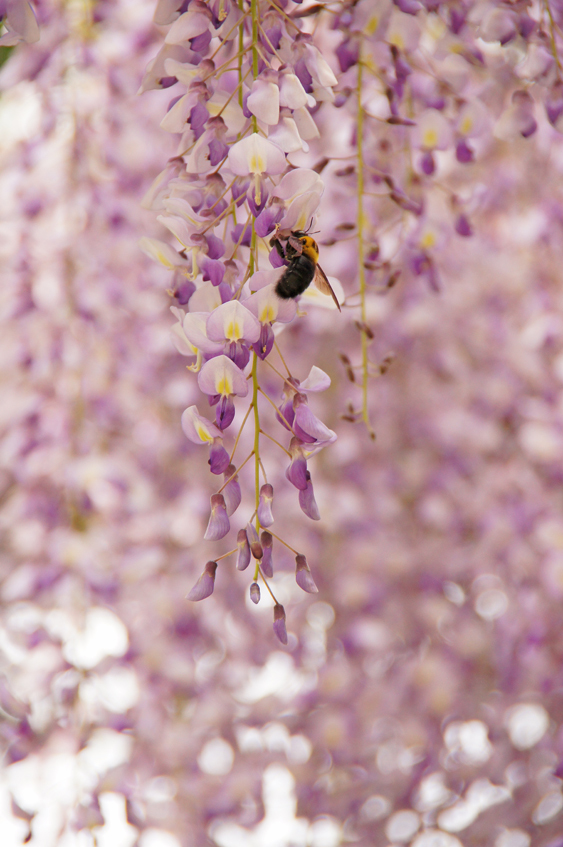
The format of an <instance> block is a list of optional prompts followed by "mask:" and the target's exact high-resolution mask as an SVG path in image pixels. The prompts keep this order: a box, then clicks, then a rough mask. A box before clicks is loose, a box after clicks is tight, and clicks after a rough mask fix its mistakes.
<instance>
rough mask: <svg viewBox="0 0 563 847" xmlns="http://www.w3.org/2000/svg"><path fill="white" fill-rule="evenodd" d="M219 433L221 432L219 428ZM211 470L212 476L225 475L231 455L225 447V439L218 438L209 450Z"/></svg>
mask: <svg viewBox="0 0 563 847" xmlns="http://www.w3.org/2000/svg"><path fill="white" fill-rule="evenodd" d="M217 429H218V431H219V432H221V430H220V429H219V427H217ZM208 462H209V470H210V471H211V473H212V474H220V473H223V472H224V471H225V470H226V469H227V467H228V465H229V454H228V453H227V451H226V450H225V448H224V447H223V438H222V437H217V438H214V439H213V443H212V444H211V446H210V448H209V459H208Z"/></svg>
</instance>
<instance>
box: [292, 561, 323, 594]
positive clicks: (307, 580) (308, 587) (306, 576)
mask: <svg viewBox="0 0 563 847" xmlns="http://www.w3.org/2000/svg"><path fill="white" fill-rule="evenodd" d="M295 565H296V567H295V581H296V582H297V585H298V586H299V588H302V589H303V591H306V592H307V593H308V594H318V593H319V589H318V588H317V586H316V585H315V580H314V579H313V576H312V574H311V571H310V570H309V565H308V564H307V559H306V558H305V556H303V555H301V553H299V554H298V555H297V556H296V557H295Z"/></svg>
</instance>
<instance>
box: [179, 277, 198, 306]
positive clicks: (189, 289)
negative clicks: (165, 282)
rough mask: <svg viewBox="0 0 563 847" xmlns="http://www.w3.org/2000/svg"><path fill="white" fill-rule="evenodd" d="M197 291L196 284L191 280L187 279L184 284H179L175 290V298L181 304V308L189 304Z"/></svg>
mask: <svg viewBox="0 0 563 847" xmlns="http://www.w3.org/2000/svg"><path fill="white" fill-rule="evenodd" d="M194 291H195V283H193V282H192V281H191V280H189V279H186V280H183V281H182V282H179V283H178V285H177V286H176V288H175V289H174V297H175V298H176V300H177V301H178V303H179V304H180V306H185V305H186V303H188V302H189V299H190V297H191V296H192V294H193V293H194Z"/></svg>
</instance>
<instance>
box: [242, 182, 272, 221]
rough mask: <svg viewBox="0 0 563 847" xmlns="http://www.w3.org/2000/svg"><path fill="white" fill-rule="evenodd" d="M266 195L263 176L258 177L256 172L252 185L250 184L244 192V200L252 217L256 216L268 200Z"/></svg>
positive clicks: (266, 190)
mask: <svg viewBox="0 0 563 847" xmlns="http://www.w3.org/2000/svg"><path fill="white" fill-rule="evenodd" d="M268 196H269V195H268V189H267V187H266V184H265V181H264V178H263V177H259V176H258V174H257V175H256V177H255V182H254V185H251V186H250V188H249V189H248V191H247V192H246V201H247V203H248V208H249V209H250V212H251V214H252V216H253V217H254V218H257V217H258V215H259V214H260V213H261V212H262V211H263V209H264V207H265V205H266V203H267V201H268ZM257 198H258V199H257Z"/></svg>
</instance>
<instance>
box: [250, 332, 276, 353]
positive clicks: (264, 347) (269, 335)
mask: <svg viewBox="0 0 563 847" xmlns="http://www.w3.org/2000/svg"><path fill="white" fill-rule="evenodd" d="M274 341H275V335H274V330H273V329H272V327H271V326H270V324H262V326H261V329H260V338H259V339H258V341H257V342H256V343H255V344H253V345H252V349H253V351H254V352H255V353H256V355H257V356H258V357H259V358H260V359H266V358H267V357H268V356H269V355H270V353H271V352H272V348H273V346H274Z"/></svg>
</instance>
